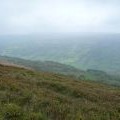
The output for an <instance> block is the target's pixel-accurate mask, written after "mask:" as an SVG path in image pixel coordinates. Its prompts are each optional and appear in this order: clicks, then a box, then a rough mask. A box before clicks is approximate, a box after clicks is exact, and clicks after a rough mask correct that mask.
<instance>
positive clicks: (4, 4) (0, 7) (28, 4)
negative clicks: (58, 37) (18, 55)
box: [0, 0, 120, 34]
mask: <svg viewBox="0 0 120 120" xmlns="http://www.w3.org/2000/svg"><path fill="white" fill-rule="evenodd" d="M41 32H48V33H50V32H58V33H59V32H60V33H61V32H63V33H69V32H78V33H79V32H108V33H109V32H111V33H120V0H0V34H39V33H41Z"/></svg>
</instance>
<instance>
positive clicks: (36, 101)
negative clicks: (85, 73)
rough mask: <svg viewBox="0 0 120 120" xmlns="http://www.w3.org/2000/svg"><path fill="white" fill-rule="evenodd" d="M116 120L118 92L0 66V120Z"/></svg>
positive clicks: (119, 101)
mask: <svg viewBox="0 0 120 120" xmlns="http://www.w3.org/2000/svg"><path fill="white" fill-rule="evenodd" d="M119 119H120V89H119V88H116V87H111V86H108V85H103V84H99V83H94V82H90V81H82V80H81V81H78V80H76V79H73V78H71V77H69V76H64V75H59V74H53V73H47V72H35V71H31V70H27V69H24V68H17V67H10V66H9V67H8V66H3V65H0V120H119Z"/></svg>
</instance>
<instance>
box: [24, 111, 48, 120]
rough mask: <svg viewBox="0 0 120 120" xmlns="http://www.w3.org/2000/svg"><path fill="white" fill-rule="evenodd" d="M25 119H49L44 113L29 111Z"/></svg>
mask: <svg viewBox="0 0 120 120" xmlns="http://www.w3.org/2000/svg"><path fill="white" fill-rule="evenodd" d="M25 120H47V119H46V117H45V116H44V115H43V114H42V113H40V112H39V113H29V114H28V115H27V116H26V118H25Z"/></svg>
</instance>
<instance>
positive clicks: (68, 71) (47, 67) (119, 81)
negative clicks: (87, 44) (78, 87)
mask: <svg viewBox="0 0 120 120" xmlns="http://www.w3.org/2000/svg"><path fill="white" fill-rule="evenodd" d="M2 61H4V63H5V64H6V65H12V66H18V67H22V68H27V69H33V70H36V71H43V72H50V73H59V74H63V75H69V76H71V77H73V78H74V77H76V78H77V79H80V80H81V79H82V80H92V81H96V82H102V83H106V84H110V85H115V86H120V76H117V75H116V76H113V75H110V74H107V73H106V72H104V71H100V70H93V69H88V70H86V71H83V70H80V69H77V68H75V67H72V66H70V65H65V64H61V63H58V62H52V61H31V60H24V59H20V58H13V57H7V56H0V63H3V62H2Z"/></svg>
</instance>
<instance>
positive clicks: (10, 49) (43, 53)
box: [0, 34, 120, 75]
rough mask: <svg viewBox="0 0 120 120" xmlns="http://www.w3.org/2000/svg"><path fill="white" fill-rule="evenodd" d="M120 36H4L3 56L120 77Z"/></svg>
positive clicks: (0, 40)
mask: <svg viewBox="0 0 120 120" xmlns="http://www.w3.org/2000/svg"><path fill="white" fill-rule="evenodd" d="M119 48H120V34H99V35H98V34H94V35H74V36H73V35H70V34H69V36H67V35H64V34H61V35H40V36H39V35H36V36H35V35H33V36H32V35H31V36H0V55H6V56H12V57H19V58H24V59H29V60H38V61H39V60H42V61H56V62H59V63H64V64H67V65H71V66H74V67H77V68H79V69H84V70H87V69H95V70H102V71H106V72H109V73H110V74H111V73H112V74H117V75H119V74H120V52H119Z"/></svg>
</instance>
